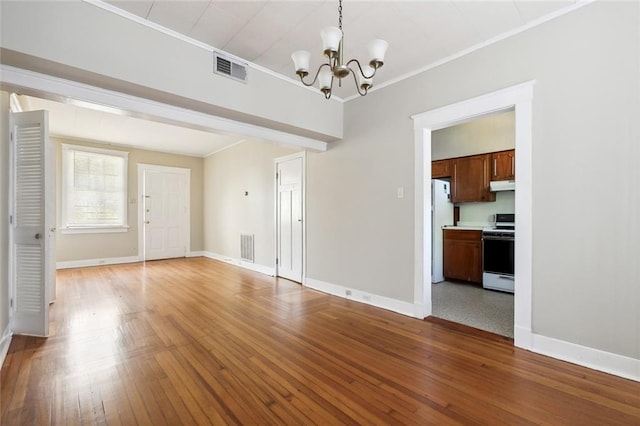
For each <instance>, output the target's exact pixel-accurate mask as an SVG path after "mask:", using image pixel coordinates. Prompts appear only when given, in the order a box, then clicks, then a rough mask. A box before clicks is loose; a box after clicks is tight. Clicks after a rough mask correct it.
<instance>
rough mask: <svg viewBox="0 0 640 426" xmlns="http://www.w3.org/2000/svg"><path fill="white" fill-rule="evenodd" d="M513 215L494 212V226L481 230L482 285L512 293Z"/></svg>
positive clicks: (514, 234) (514, 232)
mask: <svg viewBox="0 0 640 426" xmlns="http://www.w3.org/2000/svg"><path fill="white" fill-rule="evenodd" d="M515 236H516V231H515V215H514V214H502V213H498V214H496V223H495V226H491V227H488V228H485V229H483V230H482V269H483V273H482V287H484V288H487V289H491V290H499V291H506V292H509V293H513V292H514V290H515V285H514V265H515V256H514V254H515V253H514V248H515Z"/></svg>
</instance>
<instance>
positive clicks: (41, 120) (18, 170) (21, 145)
mask: <svg viewBox="0 0 640 426" xmlns="http://www.w3.org/2000/svg"><path fill="white" fill-rule="evenodd" d="M47 118H48V117H47V112H46V111H30V112H21V113H12V114H11V141H12V146H11V155H12V171H11V177H12V185H11V192H12V194H11V224H12V227H11V261H10V265H11V278H12V283H13V286H12V287H13V292H12V295H13V300H12V302H13V303H12V305H13V316H12V322H13V324H12V328H13V332H14V333H16V334H30V335H36V336H47V335H48V334H49V302H50V300H51V299H52V297H54V294H53V292H54V291H55V290H54V289H55V255H54V256H53V257H52V256H50V255H49V254H50V253H49V249H51V247H50V236H51V233H52V230H53V231H55V230H54V226H55V225H54V223H55V204H54V196H55V192H54V190H53V189H54V187H53V185H54V180H55V172H54V169H53V161H52V159H51V158H50V156H51V154H52V149H51V147H50V145H49V138H48V132H49V129H48V119H47Z"/></svg>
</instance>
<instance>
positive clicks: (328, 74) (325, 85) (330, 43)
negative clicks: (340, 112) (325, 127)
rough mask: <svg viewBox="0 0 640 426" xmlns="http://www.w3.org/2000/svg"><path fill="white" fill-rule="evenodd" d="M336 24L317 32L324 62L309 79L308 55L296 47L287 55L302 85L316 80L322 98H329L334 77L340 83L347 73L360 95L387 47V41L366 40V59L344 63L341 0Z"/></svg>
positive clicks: (374, 72) (370, 84) (362, 94)
mask: <svg viewBox="0 0 640 426" xmlns="http://www.w3.org/2000/svg"><path fill="white" fill-rule="evenodd" d="M338 15H339V19H338V27H326V28H324V29H323V30H322V31H321V32H320V37H321V38H322V53H323V55H324V56H325V57H326V58H327V61H326V62H324V63H323V64H321V65H320V66H319V67H318V70H317V71H316V74H315V77H314V78H313V80H312V81H310V82H308V81H305V80H304V78H305V77H306V76H307V75H309V64H310V60H311V54H310V53H309V52H308V51H306V50H298V51H296V52H293V53H292V54H291V59H293V65H294V67H295V69H296V74H297V75H298V77H300V81H301V82H302V84H304V85H305V86H313V85H314V84H315V82H316V81H317V82H318V88H319V89H320V91H321V92H322V93H323V94H324V96H325V98H327V99H329V98H330V97H331V93H332V88H333V81H334V79H336V78H337V79H338V83H339V85H342V79H343V78H344V77H346V76H348V75H349V74H351V75H352V76H353V81H354V83H355V85H356V90H357V91H358V94H359V95H360V96H364V95H366V94H367V92H368V90H369V89H370V88H371V87H372V86H373V77H374V76H375V74H376V72H377V70H378V69H379V68H380V67H382V65H384V56H385V54H386V52H387V48H388V47H389V43H387V42H386V41H384V40H381V39H375V40H372V41H371V42H369V44H368V46H367V51H368V52H369V62H368V63H365V64H364V65H361V64H360V62H359V61H358V60H357V59H350V60H348V61H347V62H346V63H345V62H344V60H343V53H344V52H343V49H344V32H343V31H342V0H339V1H338Z"/></svg>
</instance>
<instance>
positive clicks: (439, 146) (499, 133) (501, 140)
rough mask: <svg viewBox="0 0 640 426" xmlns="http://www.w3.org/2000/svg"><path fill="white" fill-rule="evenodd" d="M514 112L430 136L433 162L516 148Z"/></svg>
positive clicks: (460, 125) (458, 126)
mask: <svg viewBox="0 0 640 426" xmlns="http://www.w3.org/2000/svg"><path fill="white" fill-rule="evenodd" d="M515 142H516V130H515V113H514V112H513V111H505V112H502V113H500V114H495V115H490V116H488V117H483V118H479V119H477V120H473V121H470V122H468V123H464V124H458V125H457V126H451V127H447V128H444V129H441V130H436V131H435V132H432V133H431V159H432V160H442V159H444V158H454V157H464V156H466V155H475V154H484V153H485V152H495V151H504V150H507V149H513V148H515Z"/></svg>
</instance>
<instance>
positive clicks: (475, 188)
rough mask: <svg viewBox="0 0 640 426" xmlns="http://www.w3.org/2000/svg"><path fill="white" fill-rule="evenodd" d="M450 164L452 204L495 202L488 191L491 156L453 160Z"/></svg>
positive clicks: (482, 155)
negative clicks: (451, 170)
mask: <svg viewBox="0 0 640 426" xmlns="http://www.w3.org/2000/svg"><path fill="white" fill-rule="evenodd" d="M451 163H452V168H453V174H452V180H451V201H452V202H454V203H465V202H473V201H495V199H496V194H495V192H491V191H490V190H489V181H490V180H491V154H481V155H472V156H469V157H459V158H454V159H452V160H451Z"/></svg>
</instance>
